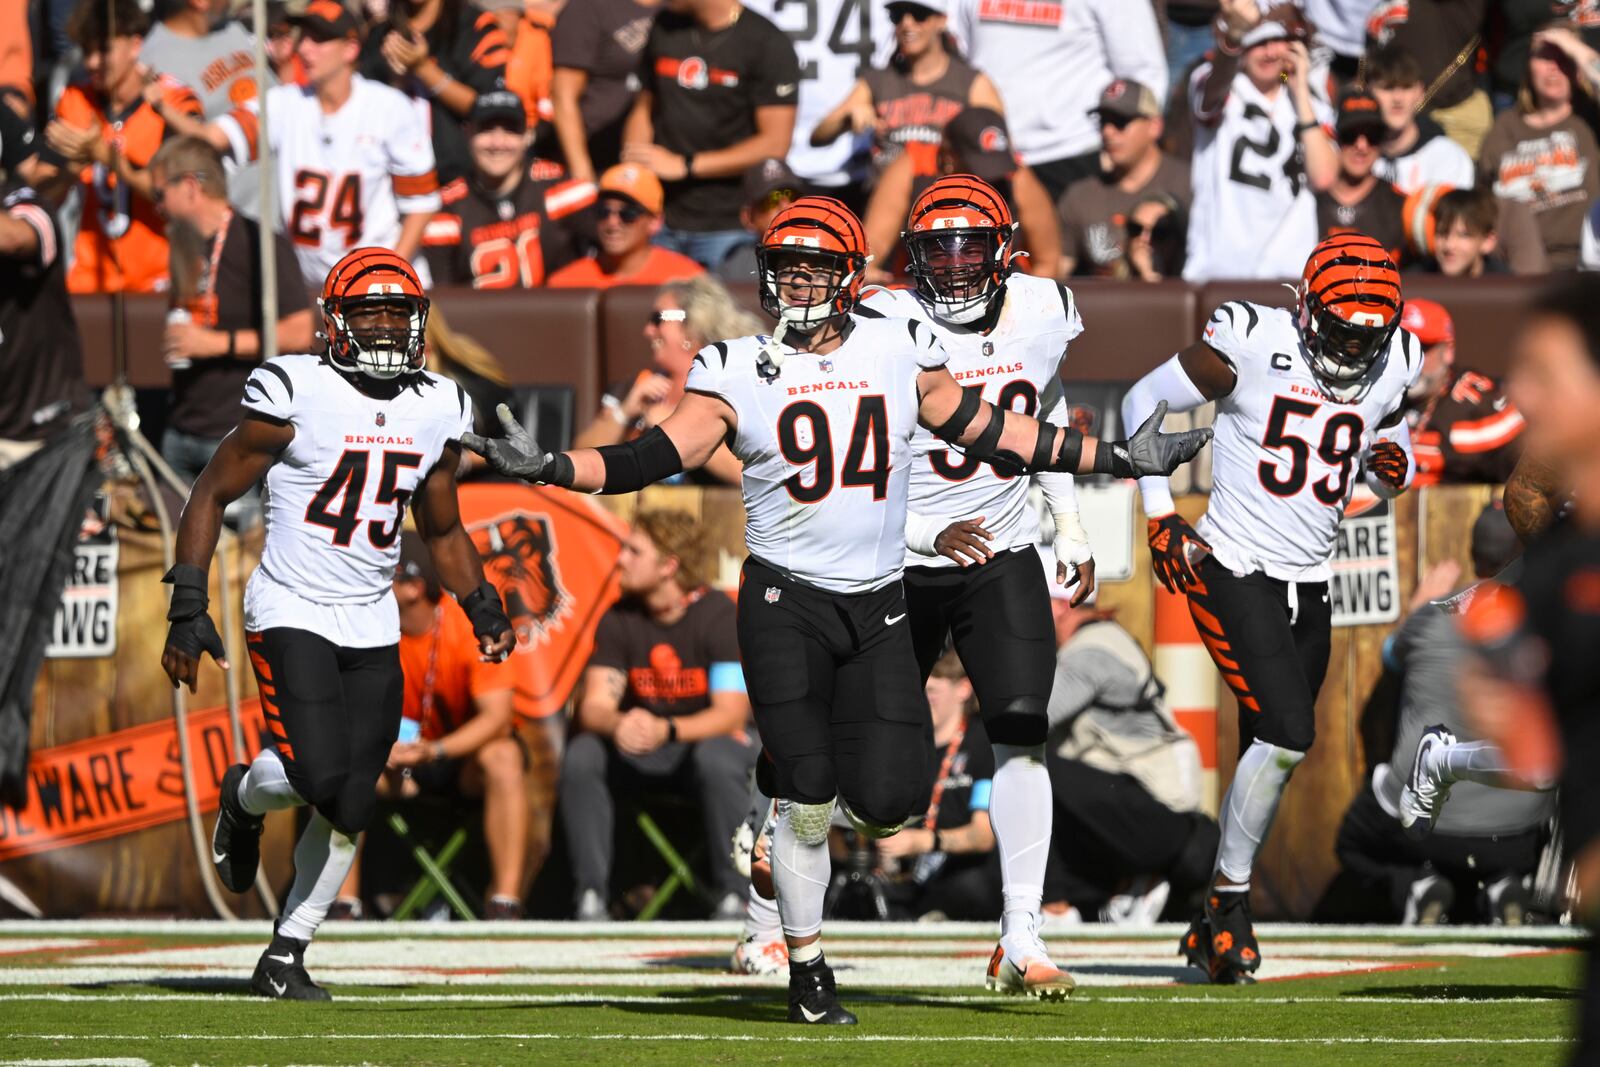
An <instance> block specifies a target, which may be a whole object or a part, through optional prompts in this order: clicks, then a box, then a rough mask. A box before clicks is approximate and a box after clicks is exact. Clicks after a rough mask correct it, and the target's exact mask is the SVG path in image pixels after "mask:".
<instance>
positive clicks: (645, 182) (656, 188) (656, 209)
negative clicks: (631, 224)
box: [600, 163, 666, 215]
mask: <svg viewBox="0 0 1600 1067" xmlns="http://www.w3.org/2000/svg"><path fill="white" fill-rule="evenodd" d="M608 194H609V195H611V196H620V197H623V198H624V199H627V200H632V201H633V202H634V203H635V204H638V205H639V206H640V207H642V208H644V209H645V210H646V211H648V212H650V214H652V215H659V214H661V208H662V206H663V205H664V204H665V203H666V194H665V193H664V192H662V190H661V179H660V178H657V177H656V176H655V174H654V173H653V172H651V171H649V170H646V169H645V168H644V167H641V166H639V165H638V164H637V163H618V164H617V165H616V166H614V167H612V168H611V169H610V170H607V171H606V172H605V173H604V174H602V175H600V195H601V196H606V195H608Z"/></svg>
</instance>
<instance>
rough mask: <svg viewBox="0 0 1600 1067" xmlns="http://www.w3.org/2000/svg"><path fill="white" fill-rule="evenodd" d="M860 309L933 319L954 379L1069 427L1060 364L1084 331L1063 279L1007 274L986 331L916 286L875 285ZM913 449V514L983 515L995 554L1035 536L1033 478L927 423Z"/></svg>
mask: <svg viewBox="0 0 1600 1067" xmlns="http://www.w3.org/2000/svg"><path fill="white" fill-rule="evenodd" d="M862 307H863V308H864V309H866V310H869V311H876V312H880V313H882V314H884V315H897V316H903V317H905V318H914V319H917V320H918V321H919V322H922V323H924V324H926V325H927V326H928V327H929V328H930V329H931V330H933V333H934V336H936V337H938V339H939V341H940V343H941V344H943V345H944V348H945V351H946V352H948V353H949V354H950V363H949V367H950V373H951V374H953V375H955V379H956V381H958V382H960V383H961V384H962V386H963V387H964V388H967V389H975V390H977V391H978V394H979V396H981V397H982V398H983V399H984V400H987V401H989V403H991V404H994V405H995V406H996V407H1001V408H1006V409H1008V410H1010V411H1015V412H1019V413H1021V414H1023V415H1029V416H1032V417H1034V418H1039V419H1042V420H1043V421H1045V422H1050V423H1053V424H1055V425H1057V426H1061V425H1065V422H1066V404H1065V403H1064V402H1063V400H1062V396H1061V363H1062V360H1063V359H1064V358H1065V357H1066V354H1067V345H1068V343H1069V342H1070V341H1071V340H1072V339H1073V338H1074V337H1076V336H1078V335H1079V334H1080V333H1082V332H1083V319H1081V318H1080V317H1079V316H1078V305H1077V301H1075V300H1074V299H1073V298H1072V290H1070V289H1068V288H1067V287H1066V286H1064V285H1060V284H1059V283H1057V282H1055V281H1053V280H1051V279H1049V278H1035V277H1033V276H1032V275H1028V274H1013V275H1012V276H1011V277H1010V278H1008V279H1006V295H1005V304H1004V305H1003V306H1002V308H1001V311H1000V317H999V320H998V321H997V322H996V323H995V325H994V329H992V330H990V331H989V332H988V333H986V334H984V333H978V332H976V331H974V330H970V329H965V328H963V327H960V326H950V325H947V324H946V323H943V322H940V321H939V319H937V318H936V317H935V316H934V315H933V313H932V311H931V310H930V309H929V308H928V306H927V304H926V303H925V302H924V301H923V300H922V298H921V297H919V296H917V294H916V293H915V292H914V291H913V290H910V289H872V290H869V291H868V292H867V295H866V297H865V299H863V300H862ZM1041 413H1042V414H1041ZM911 450H912V454H913V457H914V458H913V466H912V468H911V491H910V497H909V504H908V507H909V510H910V511H911V513H912V514H914V515H921V516H924V517H926V518H933V519H937V520H938V526H939V528H940V529H943V528H944V527H946V526H948V525H950V524H951V523H952V522H957V521H960V520H962V519H973V518H977V517H978V516H979V515H982V516H983V517H984V523H983V524H984V526H985V527H986V528H987V529H988V530H989V532H990V533H992V534H994V540H993V541H991V542H990V543H989V547H990V548H992V549H993V550H994V551H996V552H1004V551H1006V550H1008V549H1012V548H1025V547H1028V546H1031V545H1032V544H1033V543H1034V542H1035V541H1037V540H1038V537H1039V517H1038V514H1037V513H1036V512H1035V511H1034V509H1033V508H1032V507H1030V506H1029V503H1028V486H1029V479H1028V478H1027V477H1013V476H1012V475H1009V474H1001V473H1000V472H999V471H996V470H995V469H994V468H993V467H992V466H990V465H989V464H987V463H983V462H981V461H979V460H976V459H972V458H970V457H968V456H967V455H966V454H965V453H963V452H962V450H961V449H960V448H959V447H957V446H955V445H951V444H948V443H946V442H944V441H942V440H940V439H939V438H937V437H935V436H934V435H933V432H932V431H930V430H928V429H926V428H925V427H921V426H919V427H917V431H916V433H915V435H914V436H913V437H912V439H911ZM1041 477H1045V478H1067V479H1070V478H1071V477H1072V476H1071V475H1070V474H1059V475H1057V474H1050V475H1042V476H1041ZM905 562H906V566H908V567H954V566H956V563H955V562H954V561H952V560H950V559H948V558H946V557H944V556H924V555H923V554H921V553H920V552H916V551H914V550H912V549H911V548H909V547H908V548H907V549H906V560H905Z"/></svg>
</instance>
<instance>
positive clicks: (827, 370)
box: [817, 357, 833, 374]
mask: <svg viewBox="0 0 1600 1067" xmlns="http://www.w3.org/2000/svg"><path fill="white" fill-rule="evenodd" d="M817 369H818V370H820V371H822V373H823V374H832V373H833V360H831V359H827V358H826V357H824V358H823V359H819V360H817Z"/></svg>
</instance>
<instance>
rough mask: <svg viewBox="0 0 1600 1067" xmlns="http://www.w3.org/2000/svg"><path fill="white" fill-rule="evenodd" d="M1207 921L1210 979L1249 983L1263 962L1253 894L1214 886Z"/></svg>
mask: <svg viewBox="0 0 1600 1067" xmlns="http://www.w3.org/2000/svg"><path fill="white" fill-rule="evenodd" d="M1206 925H1207V926H1209V927H1210V928H1211V945H1210V948H1211V953H1210V954H1211V968H1210V970H1211V981H1212V983H1213V984H1215V985H1248V984H1249V983H1251V982H1254V981H1255V978H1254V977H1253V975H1254V973H1255V969H1256V968H1257V967H1259V966H1261V946H1260V945H1259V944H1257V942H1256V932H1255V925H1254V924H1253V923H1252V922H1251V919H1250V894H1249V893H1227V892H1222V891H1220V890H1216V889H1213V890H1212V891H1211V892H1210V893H1209V894H1207V896H1206Z"/></svg>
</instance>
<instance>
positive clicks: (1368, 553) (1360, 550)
mask: <svg viewBox="0 0 1600 1067" xmlns="http://www.w3.org/2000/svg"><path fill="white" fill-rule="evenodd" d="M1328 596H1329V597H1330V598H1331V599H1332V601H1333V624H1334V625H1335V626H1368V625H1372V624H1375V623H1389V622H1394V621H1395V620H1396V619H1398V618H1399V617H1400V556H1399V547H1398V546H1397V545H1396V543H1395V522H1394V505H1392V504H1390V503H1389V502H1388V501H1387V500H1380V499H1378V498H1377V497H1375V496H1373V495H1372V494H1371V493H1369V492H1367V491H1366V490H1365V489H1364V488H1363V489H1360V490H1357V492H1356V495H1355V498H1354V499H1353V500H1351V502H1350V507H1349V508H1348V509H1347V510H1346V511H1345V517H1344V521H1343V522H1341V523H1340V524H1339V538H1338V541H1337V542H1336V543H1335V545H1334V550H1333V580H1332V581H1330V582H1329V583H1328Z"/></svg>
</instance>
